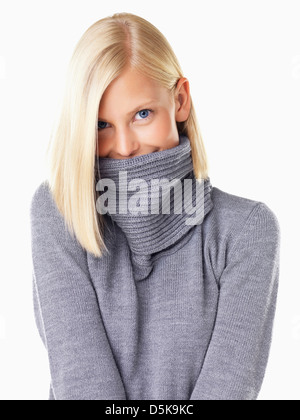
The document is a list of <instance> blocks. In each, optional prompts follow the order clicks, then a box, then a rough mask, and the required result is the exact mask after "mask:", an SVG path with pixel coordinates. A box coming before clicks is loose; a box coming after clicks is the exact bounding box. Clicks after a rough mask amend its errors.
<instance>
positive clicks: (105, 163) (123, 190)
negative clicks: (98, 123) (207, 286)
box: [95, 135, 213, 280]
mask: <svg viewBox="0 0 300 420" xmlns="http://www.w3.org/2000/svg"><path fill="white" fill-rule="evenodd" d="M95 173H96V181H98V180H99V179H101V181H100V183H101V184H102V185H101V186H100V188H99V184H100V183H97V190H98V191H101V193H100V197H101V196H102V194H104V195H103V197H101V198H100V197H99V198H98V199H97V210H98V212H99V209H104V208H105V206H106V205H108V206H109V208H108V209H107V208H106V211H107V210H108V212H107V214H108V215H109V216H110V217H111V219H112V221H113V222H115V223H116V224H117V225H118V226H119V228H120V229H121V230H122V231H123V232H124V234H125V236H126V238H127V241H128V245H129V247H130V250H131V258H132V262H133V266H134V272H135V277H136V279H138V280H141V279H143V278H145V277H147V276H148V274H149V273H150V272H151V270H152V267H153V258H154V257H155V256H156V255H157V253H159V252H162V251H166V250H167V249H169V248H170V247H172V249H173V247H174V246H175V245H176V244H178V242H182V241H185V240H187V239H188V236H189V235H188V233H191V231H192V230H193V228H194V227H195V226H196V225H201V224H202V222H203V220H204V217H205V216H206V214H207V213H208V212H209V211H210V210H211V209H212V207H213V202H212V199H211V189H212V186H211V183H210V179H209V178H207V179H205V180H201V181H199V180H198V179H196V178H195V175H194V171H193V163H192V156H191V144H190V140H189V138H188V137H187V136H184V135H180V136H179V144H178V145H177V146H175V147H173V148H171V149H167V150H162V151H159V152H154V153H149V154H145V155H140V156H135V157H133V158H129V159H110V158H101V157H96V165H95ZM99 175H100V176H99ZM107 178H108V179H109V180H111V181H113V183H114V185H115V191H114V188H111V184H108V183H107V181H106V180H105V179H107ZM154 179H155V180H157V181H156V182H158V181H160V185H162V181H161V180H162V179H165V181H164V182H167V185H168V184H171V181H173V183H172V185H175V188H165V189H164V188H158V187H156V188H157V189H155V188H154V184H153V180H154ZM151 180H152V181H151ZM105 185H108V190H106V189H105V188H104V186H105ZM155 185H156V184H155ZM103 191H104V192H103ZM108 191H109V194H108ZM168 191H169V193H168ZM174 191H179V192H180V193H178V194H177V193H175V195H174ZM151 196H152V198H151ZM104 197H106V198H108V200H106V199H105V198H104ZM174 197H175V199H174ZM99 200H100V201H99ZM114 200H115V202H114ZM105 201H106V202H105ZM104 203H105V205H104ZM163 203H165V204H166V207H164V204H163ZM112 204H115V207H114V206H112ZM155 204H156V207H157V206H158V208H156V211H155V214H153V207H151V205H152V206H154V207H155ZM168 205H169V207H168ZM175 209H176V210H175ZM165 213H167V214H165ZM177 213H178V214H177ZM184 238H185V239H184ZM180 240H181V241H180Z"/></svg>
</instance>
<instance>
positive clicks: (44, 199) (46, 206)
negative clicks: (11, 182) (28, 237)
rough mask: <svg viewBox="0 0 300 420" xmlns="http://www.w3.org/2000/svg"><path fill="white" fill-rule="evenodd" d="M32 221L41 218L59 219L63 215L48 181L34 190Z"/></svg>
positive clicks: (31, 208)
mask: <svg viewBox="0 0 300 420" xmlns="http://www.w3.org/2000/svg"><path fill="white" fill-rule="evenodd" d="M30 217H31V220H34V219H36V218H41V217H47V218H49V217H59V218H61V214H60V213H59V210H58V208H57V206H56V204H55V201H54V199H53V196H52V193H51V190H50V186H49V183H48V181H47V180H44V181H43V182H41V183H40V184H39V185H38V186H37V187H36V188H35V190H34V192H33V194H32V196H31V201H30Z"/></svg>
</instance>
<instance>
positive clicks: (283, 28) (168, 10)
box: [0, 0, 300, 400]
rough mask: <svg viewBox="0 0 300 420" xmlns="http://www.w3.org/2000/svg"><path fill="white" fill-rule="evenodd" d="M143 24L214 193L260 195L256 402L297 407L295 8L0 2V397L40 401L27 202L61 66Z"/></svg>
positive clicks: (299, 206)
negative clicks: (174, 71) (273, 309)
mask: <svg viewBox="0 0 300 420" xmlns="http://www.w3.org/2000/svg"><path fill="white" fill-rule="evenodd" d="M124 11H126V12H132V13H135V14H138V15H140V16H142V17H144V18H145V19H147V20H149V21H150V22H151V23H153V24H154V25H155V26H157V27H158V29H160V30H161V31H162V33H163V34H164V35H165V36H166V37H167V39H168V40H169V41H170V43H171V45H172V46H173V49H174V51H175V54H176V55H177V57H178V59H179V61H180V63H181V66H182V68H183V71H184V73H185V77H187V78H188V79H189V81H190V87H191V95H192V98H193V101H194V104H195V107H196V112H197V115H198V119H199V123H200V127H201V130H202V135H203V138H204V143H205V146H206V150H207V153H208V158H209V165H210V178H211V182H212V184H213V185H214V186H216V187H218V188H220V189H221V190H223V191H226V192H228V193H231V194H235V195H239V196H242V197H247V198H251V199H254V200H260V201H263V202H264V203H266V204H267V205H268V206H269V207H270V208H271V209H272V210H273V211H274V212H275V214H276V215H277V217H278V220H279V222H280V226H281V231H282V241H281V270H280V271H281V274H280V289H279V297H278V306H277V313H276V319H275V326H274V336H273V344H272V348H271V354H270V359H269V364H268V368H267V372H266V377H265V381H264V384H263V388H262V391H261V394H260V399H264V400H300V379H299V378H300V361H299V355H300V305H299V299H300V276H299V259H300V255H299V251H300V247H299V240H300V228H299V214H300V203H299V191H300V189H299V151H300V148H299V142H300V124H299V122H300V118H299V117H300V97H299V94H300V25H299V21H300V1H297V0H295V1H293V0H281V1H278V0H272V1H271V0H251V1H246V0H243V1H242V0H226V1H223V0H219V1H213V0H206V1H200V0H197V1H196V0H194V1H192V0H184V1H175V0H164V1H161V0H159V1H154V0H151V1H148V2H147V1H134V0H131V1H130V0H126V1H124V0H123V1H116V0H110V1H100V0H98V1H96V0H90V1H89V0H82V1H74V0H73V1H71V0H70V1H67V0H59V1H58V0H56V1H53V0H52V1H32V0H31V1H30V0H27V1H13V0H6V1H3V0H1V2H0V116H1V117H0V118H1V124H0V138H1V153H0V170H1V177H0V183H1V184H0V191H1V195H2V200H1V219H0V223H1V226H0V232H1V245H2V246H1V280H0V281H1V284H0V399H3V400H4V399H8V400H30V399H31V400H39V399H47V398H48V387H49V372H48V361H47V355H46V352H45V349H44V347H43V345H42V342H41V340H40V337H39V335H38V333H37V329H36V326H35V323H34V317H33V309H32V298H31V249H30V246H31V244H30V224H29V205H30V199H31V196H32V194H33V192H34V190H35V188H36V187H37V186H38V185H39V184H40V182H41V181H42V180H43V179H44V176H45V173H44V157H45V151H46V146H47V144H48V139H49V135H50V131H51V128H52V124H53V121H54V118H55V115H56V111H57V105H58V102H59V100H60V95H61V92H62V86H63V81H64V77H65V71H66V67H67V63H68V61H69V59H70V57H71V53H72V52H73V49H74V47H75V44H76V43H77V42H78V40H79V38H80V37H81V35H82V34H83V32H84V31H85V30H86V29H87V28H88V27H89V26H90V25H92V24H93V23H94V22H96V21H97V20H99V19H101V18H103V17H106V16H108V15H111V14H113V13H115V12H124Z"/></svg>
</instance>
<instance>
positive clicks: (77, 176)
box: [47, 13, 208, 257]
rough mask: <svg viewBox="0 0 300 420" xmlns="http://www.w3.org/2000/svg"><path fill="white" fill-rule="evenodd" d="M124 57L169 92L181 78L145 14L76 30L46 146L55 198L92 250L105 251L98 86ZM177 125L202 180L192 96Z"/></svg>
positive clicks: (203, 166) (201, 152)
mask: <svg viewBox="0 0 300 420" xmlns="http://www.w3.org/2000/svg"><path fill="white" fill-rule="evenodd" d="M128 64H129V65H131V67H133V68H135V69H137V70H138V71H140V72H142V74H144V75H145V76H148V77H150V78H152V79H154V80H155V81H158V82H159V83H160V84H161V85H162V86H164V87H166V88H167V89H169V90H170V92H172V93H174V92H175V90H176V85H177V82H178V80H179V79H180V78H181V77H183V72H182V70H181V68H180V65H179V63H178V60H177V58H176V56H175V54H174V52H173V50H172V48H171V46H170V44H169V42H168V41H167V39H166V38H165V37H164V36H163V34H162V33H161V32H160V31H159V30H158V29H157V28H156V27H155V26H153V25H152V24H151V23H149V22H148V21H147V20H145V19H143V18H141V17H139V16H136V15H133V14H130V13H116V14H114V15H112V16H108V17H106V18H104V19H101V20H99V21H97V22H96V23H94V24H93V25H92V26H91V27H89V28H88V29H87V30H86V32H85V33H84V34H83V36H82V37H81V39H80V40H79V42H78V43H77V45H76V48H75V50H74V52H73V55H72V57H71V60H70V63H69V67H68V71H67V78H66V85H65V91H64V95H63V101H62V104H61V110H60V114H59V119H58V121H57V123H56V129H55V130H54V131H53V132H54V135H52V136H51V139H50V143H49V145H48V149H47V157H49V160H48V174H49V175H48V184H49V187H50V190H51V192H52V195H53V198H54V201H55V203H56V205H57V207H58V209H59V211H60V213H61V214H62V215H63V216H64V220H65V224H66V226H67V227H68V229H69V231H70V233H71V234H72V235H74V233H75V235H76V238H77V240H78V241H79V243H80V244H81V246H82V247H83V248H84V249H85V250H86V251H88V252H90V253H92V254H93V255H94V256H96V257H101V256H102V254H103V250H104V249H105V250H106V251H107V248H106V245H105V243H104V240H103V227H104V222H103V219H102V216H101V215H100V214H99V213H98V212H97V210H96V199H97V197H96V189H95V170H94V169H95V168H94V167H95V150H96V148H97V136H98V111H99V104H100V101H101V97H102V95H103V93H104V91H105V89H106V88H107V87H108V85H109V84H110V83H111V82H112V81H113V80H114V79H115V78H116V77H118V76H119V75H120V74H121V72H122V70H123V69H124V68H125V67H126V66H127V65H128ZM177 128H178V132H179V133H180V134H185V135H187V136H188V137H189V139H190V143H191V149H192V161H193V168H194V173H195V176H196V177H197V178H198V179H207V178H208V168H207V157H206V152H205V148H204V144H203V141H202V136H201V132H200V128H199V125H198V122H197V118H196V114H195V109H194V106H193V103H192V100H191V109H190V114H189V117H188V119H187V120H186V121H184V122H180V123H178V122H177Z"/></svg>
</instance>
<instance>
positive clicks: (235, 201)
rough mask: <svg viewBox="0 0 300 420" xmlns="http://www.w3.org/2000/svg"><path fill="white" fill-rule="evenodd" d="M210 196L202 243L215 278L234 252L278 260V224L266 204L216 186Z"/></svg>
mask: <svg viewBox="0 0 300 420" xmlns="http://www.w3.org/2000/svg"><path fill="white" fill-rule="evenodd" d="M211 199H212V202H213V207H212V209H211V211H210V212H209V213H208V214H207V216H206V218H205V219H204V222H203V245H204V253H205V256H206V257H207V258H208V261H209V263H210V265H211V267H212V269H213V272H214V275H215V278H216V279H219V278H220V277H221V274H222V272H223V270H224V268H225V266H226V264H228V263H229V262H230V261H231V262H232V263H233V264H234V261H235V259H236V258H237V256H238V257H241V256H242V255H244V258H248V257H249V256H250V255H254V254H255V255H258V254H259V255H264V257H265V259H266V260H267V259H268V258H271V260H272V261H275V260H278V255H279V246H280V228H279V223H278V219H277V217H276V215H275V213H274V212H273V211H272V210H271V209H270V207H269V206H268V205H267V204H265V203H264V202H261V201H258V200H252V199H249V198H246V197H241V196H237V195H234V194H230V193H228V192H225V191H222V190H220V189H219V188H216V187H213V188H212V190H211ZM246 255H247V257H246Z"/></svg>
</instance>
